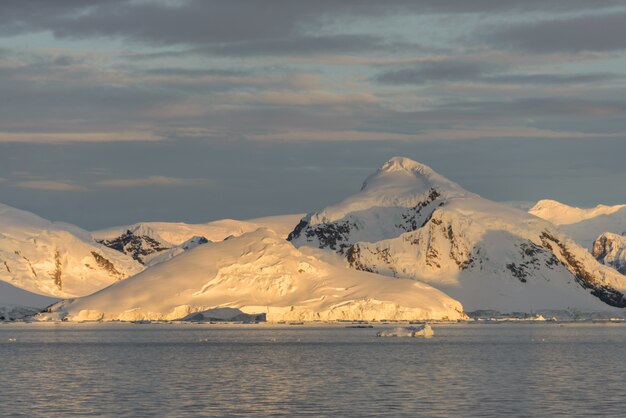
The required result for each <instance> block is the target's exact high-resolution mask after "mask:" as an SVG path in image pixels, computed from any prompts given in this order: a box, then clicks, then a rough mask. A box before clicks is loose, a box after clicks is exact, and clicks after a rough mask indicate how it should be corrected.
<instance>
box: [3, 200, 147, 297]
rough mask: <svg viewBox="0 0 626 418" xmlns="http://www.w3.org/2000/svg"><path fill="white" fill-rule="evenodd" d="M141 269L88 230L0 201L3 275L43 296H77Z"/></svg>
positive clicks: (9, 281) (17, 284) (8, 279)
mask: <svg viewBox="0 0 626 418" xmlns="http://www.w3.org/2000/svg"><path fill="white" fill-rule="evenodd" d="M141 270H142V267H141V265H140V264H139V263H136V262H135V261H134V260H132V259H131V258H129V257H127V256H125V255H124V254H121V253H119V252H117V251H114V250H111V249H109V248H107V247H105V246H102V245H100V244H98V243H96V242H94V241H93V240H92V239H91V234H90V233H88V232H87V231H84V230H82V229H80V228H78V227H76V226H74V225H69V224H62V223H53V222H50V221H48V220H45V219H43V218H41V217H39V216H37V215H34V214H32V213H30V212H26V211H22V210H19V209H15V208H12V207H10V206H6V205H2V204H0V280H4V281H6V282H8V283H11V284H12V285H14V286H17V287H19V288H22V289H25V290H28V291H30V292H34V293H39V294H42V295H48V296H57V297H75V296H82V295H86V294H89V293H92V292H95V291H96V290H100V289H102V288H103V287H106V286H108V285H109V284H111V283H113V282H116V281H118V280H121V279H124V278H126V277H128V276H130V275H133V274H135V273H138V272H139V271H141Z"/></svg>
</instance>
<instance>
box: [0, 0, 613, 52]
mask: <svg viewBox="0 0 626 418" xmlns="http://www.w3.org/2000/svg"><path fill="white" fill-rule="evenodd" d="M620 4H621V5H623V2H620V1H619V0H600V1H595V2H589V1H586V0H570V1H568V2H563V1H559V0H527V1H524V2H519V1H513V0H506V1H505V0H475V1H467V0H451V1H439V0H421V1H409V0H396V1H391V2H380V1H376V0H367V1H344V0H321V1H316V2H312V1H304V0H300V1H298V0H267V1H255V0H240V1H232V0H215V1H201V0H188V1H181V2H180V3H178V4H175V5H173V4H172V3H165V2H157V1H152V2H145V1H142V2H134V1H123V0H114V1H108V2H101V1H96V0H87V1H79V0H68V1H64V0H35V1H28V2H24V1H18V0H13V1H11V0H8V1H4V2H3V3H2V13H0V33H4V34H14V33H23V32H36V31H44V30H47V31H51V32H52V33H53V34H54V35H55V36H57V37H59V38H80V39H83V38H85V37H121V38H126V39H131V40H136V41H141V42H147V43H151V44H156V45H203V46H207V45H213V46H214V47H216V48H217V50H218V52H219V50H220V48H223V49H222V51H226V50H227V49H228V48H225V47H220V44H222V43H231V42H232V43H237V42H244V43H245V42H252V43H254V42H259V41H261V40H273V42H280V40H281V39H285V38H290V37H292V36H296V35H298V36H305V35H306V34H307V33H309V32H310V31H311V30H313V31H315V30H316V28H319V27H320V26H322V25H323V24H324V23H325V22H332V21H336V20H338V19H341V18H346V17H348V18H358V17H365V18H380V17H381V16H391V15H407V14H409V15H410V14H413V15H423V14H457V13H480V14H485V15H490V14H491V15H493V14H496V15H497V14H501V13H511V12H513V13H519V12H548V13H549V12H551V11H552V12H562V11H575V10H588V9H598V8H602V7H607V6H614V5H620ZM307 31H308V32H307ZM318 44H319V40H318ZM357 46H358V45H357ZM236 47H237V45H235V46H233V49H232V50H231V51H234V50H235V49H236ZM276 47H277V46H276V45H275V46H274V48H271V49H274V50H276ZM286 47H287V49H288V50H289V45H286ZM239 48H241V49H242V51H249V49H248V48H247V47H245V46H243V45H240V46H239ZM231 53H232V52H231Z"/></svg>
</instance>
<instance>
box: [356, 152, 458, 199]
mask: <svg viewBox="0 0 626 418" xmlns="http://www.w3.org/2000/svg"><path fill="white" fill-rule="evenodd" d="M400 186H402V187H405V188H406V189H407V192H409V193H412V194H414V195H415V194H420V193H424V192H426V191H428V190H429V189H432V188H435V189H437V190H438V191H439V192H440V193H444V192H445V193H446V194H454V195H457V194H458V195H461V194H469V192H467V191H465V190H463V188H462V187H461V186H459V185H458V184H456V183H454V182H453V181H451V180H448V179H447V178H445V177H444V176H442V175H440V174H439V173H437V172H436V171H435V170H433V169H432V168H430V167H429V166H427V165H425V164H422V163H419V162H417V161H414V160H411V159H410V158H406V157H392V158H390V159H389V160H387V161H386V162H385V163H384V164H383V165H382V166H380V168H379V169H378V170H376V172H375V173H374V174H372V175H370V176H369V177H368V178H367V179H366V180H365V182H364V183H363V187H362V188H361V191H365V190H369V189H373V188H381V189H384V188H388V187H394V188H397V187H400Z"/></svg>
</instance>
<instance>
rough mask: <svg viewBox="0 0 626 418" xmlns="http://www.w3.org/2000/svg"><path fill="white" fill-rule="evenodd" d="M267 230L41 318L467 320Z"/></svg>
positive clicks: (421, 291) (442, 298)
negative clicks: (236, 314)
mask: <svg viewBox="0 0 626 418" xmlns="http://www.w3.org/2000/svg"><path fill="white" fill-rule="evenodd" d="M315 252H316V251H315V250H311V249H304V250H303V251H300V250H298V249H296V248H295V247H294V246H293V245H291V244H290V243H289V242H287V241H286V240H284V239H283V238H282V237H281V236H279V235H277V234H276V233H275V232H273V231H271V230H269V229H265V228H261V229H258V230H256V231H254V232H251V233H246V234H243V235H241V236H240V237H236V238H230V239H227V240H225V241H222V242H218V243H211V244H207V245H202V246H199V247H197V248H195V249H193V250H191V251H188V252H186V253H184V254H182V255H180V256H178V257H176V258H174V259H172V260H170V261H167V262H164V263H162V264H159V265H157V266H154V267H151V268H149V269H147V270H145V271H144V272H142V273H140V274H138V275H136V276H134V277H131V278H129V279H127V280H124V281H122V282H119V283H115V284H113V285H112V286H110V287H108V288H106V289H103V290H101V291H100V292H97V293H95V294H93V295H90V296H86V297H83V298H79V299H75V300H73V301H67V302H62V303H60V304H59V305H58V306H57V307H56V309H54V310H53V313H52V314H45V315H41V316H40V317H41V319H44V320H45V319H50V318H57V319H58V318H66V319H67V320H70V321H81V320H162V319H165V320H173V319H180V318H183V317H186V316H187V315H189V314H190V313H194V312H203V311H207V310H211V309H214V308H237V309H240V310H241V311H243V312H245V313H248V314H263V313H264V314H266V315H267V320H268V321H279V320H299V321H310V320H338V319H349V320H377V319H390V320H393V319H396V320H400V319H404V320H407V319H408V320H414V319H440V318H449V319H459V318H462V317H464V314H463V313H462V306H461V304H460V303H458V302H457V301H455V300H453V299H451V298H450V297H448V296H446V295H445V294H443V293H442V292H440V291H438V290H436V289H434V288H432V287H430V286H428V285H426V284H423V283H419V282H415V281H412V280H397V279H392V278H388V277H384V276H379V275H375V274H371V273H366V272H361V271H356V270H351V269H347V268H345V267H343V266H342V265H341V264H333V263H329V262H327V261H322V260H321V259H319V258H317V257H316V256H315V255H314V254H315Z"/></svg>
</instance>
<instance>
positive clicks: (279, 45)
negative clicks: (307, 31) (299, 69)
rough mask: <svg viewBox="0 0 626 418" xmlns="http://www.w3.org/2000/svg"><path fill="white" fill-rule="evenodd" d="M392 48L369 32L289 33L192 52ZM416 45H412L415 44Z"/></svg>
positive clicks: (278, 52) (235, 53)
mask: <svg viewBox="0 0 626 418" xmlns="http://www.w3.org/2000/svg"><path fill="white" fill-rule="evenodd" d="M383 47H384V48H394V45H393V44H389V43H386V42H385V41H384V40H383V39H382V38H380V37H377V36H372V35H334V36H292V37H288V38H282V39H262V40H250V41H245V42H232V43H226V44H220V45H210V46H207V47H204V48H199V49H196V50H195V52H202V53H211V54H217V55H232V56H239V55H283V54H285V55H289V54H298V55H309V54H317V53H338V52H347V51H350V52H362V51H368V50H375V49H380V48H383ZM415 47H416V46H415Z"/></svg>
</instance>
